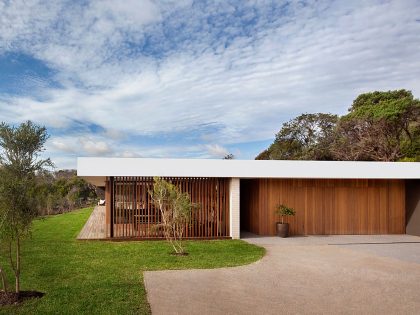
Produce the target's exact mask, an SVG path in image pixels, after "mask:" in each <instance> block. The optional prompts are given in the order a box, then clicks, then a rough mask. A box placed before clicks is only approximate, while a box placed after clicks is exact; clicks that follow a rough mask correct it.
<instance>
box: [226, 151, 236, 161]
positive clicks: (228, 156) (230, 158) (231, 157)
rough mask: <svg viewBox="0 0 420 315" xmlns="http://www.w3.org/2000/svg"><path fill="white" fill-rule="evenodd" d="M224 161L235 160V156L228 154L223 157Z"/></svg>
mask: <svg viewBox="0 0 420 315" xmlns="http://www.w3.org/2000/svg"><path fill="white" fill-rule="evenodd" d="M223 159H224V160H233V159H235V156H234V155H233V154H232V153H228V154H226V155H225V156H224V157H223Z"/></svg>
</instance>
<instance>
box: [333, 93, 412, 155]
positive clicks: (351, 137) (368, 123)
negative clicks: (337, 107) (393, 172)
mask: <svg viewBox="0 0 420 315" xmlns="http://www.w3.org/2000/svg"><path fill="white" fill-rule="evenodd" d="M419 124H420V101H419V100H418V99H414V97H413V94H412V93H411V92H410V91H407V90H395V91H387V92H379V91H376V92H372V93H365V94H361V95H359V96H358V97H357V98H356V99H355V100H354V101H353V104H352V106H351V107H350V108H349V113H348V114H347V115H345V116H342V117H341V119H340V122H339V124H338V127H337V130H336V137H335V140H334V143H333V145H332V147H331V148H332V153H333V155H334V157H335V158H336V159H339V160H373V161H397V160H399V159H401V158H403V157H407V155H417V154H418V150H416V149H415V147H416V146H417V145H418V133H419V132H418V129H419Z"/></svg>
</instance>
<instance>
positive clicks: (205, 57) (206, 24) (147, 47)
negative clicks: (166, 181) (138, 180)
mask: <svg viewBox="0 0 420 315" xmlns="http://www.w3.org/2000/svg"><path fill="white" fill-rule="evenodd" d="M419 48H420V1H408V0H407V1H405V0H397V1H264V0H253V1H244V0H237V1H226V0H223V1H183V0H165V1H151V0H144V1H141V0H138V1H137V0H127V1H107V0H103V1H30V0H29V1H18V0H14V1H4V0H0V117H1V120H3V121H6V122H8V123H11V124H18V123H20V122H22V121H24V120H27V119H30V120H33V121H35V122H36V123H39V124H42V125H45V126H47V128H48V130H49V132H50V134H51V137H50V139H49V141H48V143H47V152H46V154H48V155H49V156H51V157H52V159H53V160H54V162H55V164H56V166H57V167H58V168H75V166H76V157H77V156H119V157H174V158H179V157H192V158H221V157H223V155H225V154H226V153H228V152H231V153H233V154H234V155H235V156H236V157H237V158H240V159H252V158H254V157H255V156H256V155H257V154H258V153H259V152H260V151H262V150H263V149H264V148H266V147H267V146H268V144H269V143H271V142H272V140H273V138H274V135H275V133H276V132H277V131H278V130H279V129H280V127H281V124H282V123H283V122H285V121H287V120H289V119H291V118H293V117H295V116H296V115H298V114H301V113H304V112H331V113H336V114H343V113H345V112H346V111H347V108H348V107H349V106H350V104H351V102H352V100H353V99H354V98H355V97H356V96H357V95H358V94H360V93H363V92H367V91H373V90H389V89H400V88H406V89H409V90H412V91H413V93H414V95H415V96H416V97H420V57H419Z"/></svg>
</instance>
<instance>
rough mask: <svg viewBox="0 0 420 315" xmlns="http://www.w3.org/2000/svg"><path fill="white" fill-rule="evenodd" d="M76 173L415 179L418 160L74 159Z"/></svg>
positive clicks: (419, 171)
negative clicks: (75, 161)
mask: <svg viewBox="0 0 420 315" xmlns="http://www.w3.org/2000/svg"><path fill="white" fill-rule="evenodd" d="M77 175H78V176H82V177H91V176H95V177H96V176H162V177H163V176H168V177H171V176H173V177H237V178H367V179H368V178H372V179H374V178H377V179H381V178H383V179H386V178H389V179H392V178H395V179H398V178H400V179H419V178H420V162H352V161H274V160H222V159H220V160H210V159H146V158H90V157H80V158H78V159H77Z"/></svg>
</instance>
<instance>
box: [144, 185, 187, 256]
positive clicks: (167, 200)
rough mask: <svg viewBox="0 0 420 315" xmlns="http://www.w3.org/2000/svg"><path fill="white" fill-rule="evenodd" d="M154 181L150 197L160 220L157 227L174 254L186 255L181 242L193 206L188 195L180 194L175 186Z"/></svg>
mask: <svg viewBox="0 0 420 315" xmlns="http://www.w3.org/2000/svg"><path fill="white" fill-rule="evenodd" d="M154 181H155V182H154V185H153V191H151V192H150V195H151V197H152V200H153V202H154V204H155V206H156V208H157V209H158V211H159V212H160V214H161V218H162V219H161V223H160V224H158V225H157V227H160V228H162V231H163V234H164V236H165V238H166V240H167V241H168V242H169V243H170V244H171V246H172V248H173V249H174V251H175V253H176V254H178V255H183V254H185V253H186V252H185V247H184V244H183V242H182V241H183V238H184V231H185V229H186V227H187V225H188V223H189V222H190V220H191V213H192V209H193V208H194V205H193V204H192V203H191V200H190V197H189V195H188V193H183V192H181V191H180V189H179V188H178V187H177V186H175V185H173V184H172V183H170V182H168V181H165V180H164V179H161V178H159V177H155V178H154Z"/></svg>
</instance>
